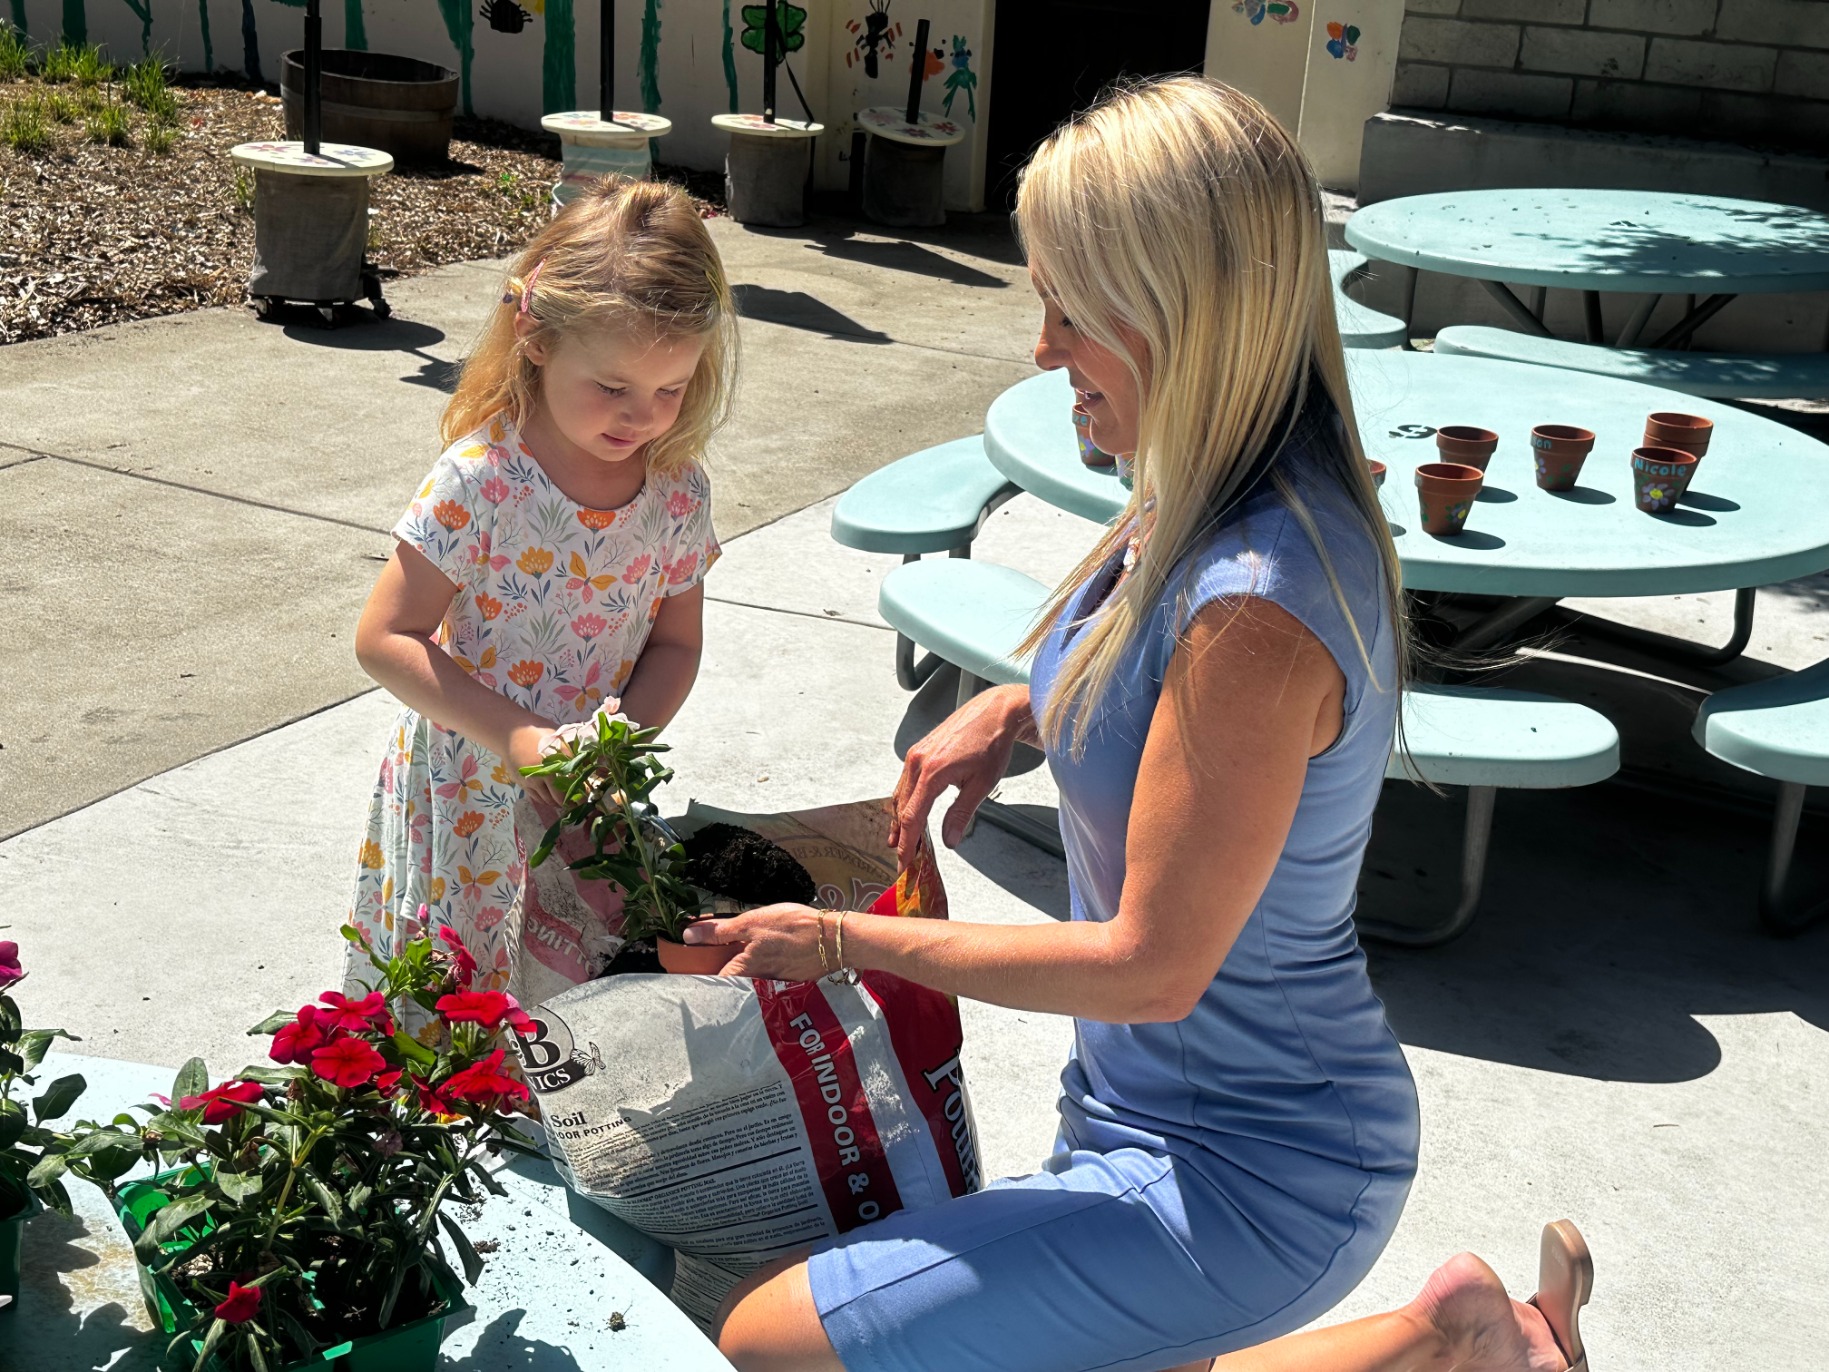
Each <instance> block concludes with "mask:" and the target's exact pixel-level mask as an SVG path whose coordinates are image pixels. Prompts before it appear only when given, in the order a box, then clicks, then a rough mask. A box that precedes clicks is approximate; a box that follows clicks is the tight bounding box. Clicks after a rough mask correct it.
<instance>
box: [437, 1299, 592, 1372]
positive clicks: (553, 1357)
mask: <svg viewBox="0 0 1829 1372" xmlns="http://www.w3.org/2000/svg"><path fill="white" fill-rule="evenodd" d="M526 1318H527V1312H526V1311H525V1310H504V1311H503V1312H502V1313H501V1314H500V1315H497V1316H496V1317H495V1318H494V1319H493V1320H491V1321H489V1324H488V1326H487V1327H486V1328H485V1329H483V1330H482V1332H481V1333H480V1334H479V1335H478V1336H477V1340H476V1349H475V1351H474V1352H472V1353H471V1354H470V1355H469V1356H468V1357H462V1358H453V1357H451V1356H450V1355H448V1354H447V1355H446V1356H445V1357H443V1358H441V1359H440V1360H439V1364H438V1366H439V1369H440V1372H583V1369H582V1368H581V1367H580V1365H579V1362H578V1359H577V1358H576V1357H574V1356H573V1355H572V1351H571V1349H569V1348H562V1347H560V1346H559V1345H558V1344H556V1343H547V1342H546V1340H544V1339H530V1338H523V1337H521V1336H520V1335H519V1334H518V1333H516V1330H517V1329H519V1327H520V1324H521V1321H522V1320H524V1319H526Z"/></svg>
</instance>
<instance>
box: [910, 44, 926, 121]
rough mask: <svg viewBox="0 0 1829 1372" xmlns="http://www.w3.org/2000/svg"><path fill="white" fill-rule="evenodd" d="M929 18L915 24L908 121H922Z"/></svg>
mask: <svg viewBox="0 0 1829 1372" xmlns="http://www.w3.org/2000/svg"><path fill="white" fill-rule="evenodd" d="M927 27H928V22H927V20H925V19H923V20H922V21H921V22H920V23H919V24H916V25H915V41H914V48H913V50H912V52H911V53H910V54H909V58H908V122H909V123H910V124H919V123H920V122H921V85H922V83H923V82H925V81H926V80H927Z"/></svg>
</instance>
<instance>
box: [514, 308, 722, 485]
mask: <svg viewBox="0 0 1829 1372" xmlns="http://www.w3.org/2000/svg"><path fill="white" fill-rule="evenodd" d="M705 344H706V340H705V339H704V338H703V337H699V338H694V337H691V336H674V337H666V338H654V337H651V336H649V335H647V334H644V333H640V332H631V331H628V330H614V331H611V330H589V331H583V332H578V333H571V334H565V335H562V336H561V337H560V338H559V339H558V341H557V342H556V343H548V342H545V341H542V340H540V339H530V340H529V341H528V344H527V355H528V357H530V358H531V359H532V360H533V361H534V363H535V364H536V365H537V366H538V367H539V368H540V403H541V404H542V405H543V406H544V408H545V410H546V415H547V418H548V419H549V420H550V422H551V425H552V427H553V428H554V429H556V430H557V431H558V434H559V436H560V437H562V438H563V439H565V441H566V442H568V443H570V444H571V445H572V447H574V448H576V449H578V450H579V451H580V452H582V453H584V454H585V455H587V456H589V457H593V458H596V459H597V460H598V461H600V462H623V461H626V460H627V459H629V458H630V457H633V456H634V455H635V454H636V453H638V452H640V451H641V449H642V445H643V444H645V443H649V442H651V441H652V440H654V439H656V438H659V437H660V436H661V435H662V434H664V433H666V432H667V430H668V429H671V428H672V427H673V425H674V421H676V420H677V419H678V418H679V417H680V404H681V402H682V401H684V400H685V398H686V386H687V383H689V382H690V381H691V380H692V375H693V373H694V372H695V371H696V370H697V369H698V365H699V358H700V357H701V356H702V355H703V354H704V352H705Z"/></svg>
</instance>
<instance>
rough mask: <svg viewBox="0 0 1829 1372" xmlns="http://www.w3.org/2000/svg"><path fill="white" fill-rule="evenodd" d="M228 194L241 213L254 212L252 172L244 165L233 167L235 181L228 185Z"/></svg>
mask: <svg viewBox="0 0 1829 1372" xmlns="http://www.w3.org/2000/svg"><path fill="white" fill-rule="evenodd" d="M229 194H230V195H231V196H232V197H233V198H234V200H235V208H236V209H238V210H240V211H241V212H242V213H243V214H253V213H254V174H253V173H252V172H250V171H249V170H248V169H247V168H246V167H237V168H235V181H234V184H233V185H231V186H230V187H229Z"/></svg>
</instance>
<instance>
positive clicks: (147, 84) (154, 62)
mask: <svg viewBox="0 0 1829 1372" xmlns="http://www.w3.org/2000/svg"><path fill="white" fill-rule="evenodd" d="M121 89H122V90H123V91H124V92H125V94H126V96H127V99H128V100H129V101H131V102H132V103H133V104H135V105H138V106H139V107H140V108H141V109H143V110H145V111H146V113H147V114H149V115H151V116H152V118H153V120H154V122H155V123H160V124H175V123H177V122H178V97H177V96H176V95H174V94H173V93H172V89H171V84H170V83H169V82H168V81H167V80H166V74H165V64H164V63H163V62H161V61H160V60H159V59H158V58H156V57H148V58H145V59H144V60H142V61H139V62H135V63H134V64H133V65H132V66H131V67H129V68H127V71H126V74H125V75H124V76H122V78H121Z"/></svg>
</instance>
